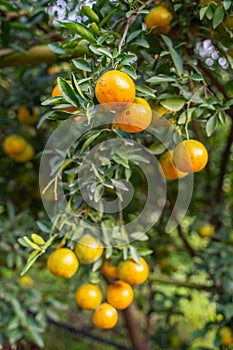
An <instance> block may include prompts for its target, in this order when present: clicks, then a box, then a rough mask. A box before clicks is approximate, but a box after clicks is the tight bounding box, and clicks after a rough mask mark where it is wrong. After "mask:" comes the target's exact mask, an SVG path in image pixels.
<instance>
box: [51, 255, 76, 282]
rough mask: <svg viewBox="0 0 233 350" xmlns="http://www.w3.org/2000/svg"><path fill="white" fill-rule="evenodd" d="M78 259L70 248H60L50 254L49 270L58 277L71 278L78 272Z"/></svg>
mask: <svg viewBox="0 0 233 350" xmlns="http://www.w3.org/2000/svg"><path fill="white" fill-rule="evenodd" d="M78 266H79V263H78V259H77V257H76V255H75V254H74V252H73V251H72V250H71V249H69V248H60V249H57V250H55V251H54V252H53V253H52V254H50V256H49V258H48V261H47V268H48V270H49V271H50V272H51V273H52V274H53V275H54V276H57V277H64V278H70V277H72V276H73V275H74V274H75V272H76V271H77V270H78Z"/></svg>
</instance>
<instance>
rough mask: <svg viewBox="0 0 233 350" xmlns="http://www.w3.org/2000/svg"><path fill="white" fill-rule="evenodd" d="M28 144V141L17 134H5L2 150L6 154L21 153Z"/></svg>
mask: <svg viewBox="0 0 233 350" xmlns="http://www.w3.org/2000/svg"><path fill="white" fill-rule="evenodd" d="M27 146H28V142H27V141H26V140H25V139H24V137H22V136H21V135H18V134H12V135H10V136H7V137H6V138H5V139H4V141H3V145H2V147H3V150H4V152H5V153H6V154H8V155H16V154H20V153H23V152H24V150H25V149H26V147H27Z"/></svg>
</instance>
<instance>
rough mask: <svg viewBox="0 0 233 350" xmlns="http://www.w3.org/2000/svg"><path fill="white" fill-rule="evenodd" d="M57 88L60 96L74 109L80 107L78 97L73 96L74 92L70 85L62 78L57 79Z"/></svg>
mask: <svg viewBox="0 0 233 350" xmlns="http://www.w3.org/2000/svg"><path fill="white" fill-rule="evenodd" d="M57 82H58V87H59V90H60V91H61V93H62V96H64V98H65V99H66V101H68V102H69V103H70V104H72V105H73V106H75V107H78V106H79V105H80V102H79V99H78V97H77V96H76V95H75V93H74V90H73V89H72V88H71V86H70V84H69V83H67V81H66V80H65V79H63V78H60V77H59V78H58V79H57Z"/></svg>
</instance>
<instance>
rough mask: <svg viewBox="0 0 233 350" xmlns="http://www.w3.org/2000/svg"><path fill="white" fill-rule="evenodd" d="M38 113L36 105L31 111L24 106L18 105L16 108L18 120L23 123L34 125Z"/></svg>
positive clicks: (38, 115)
mask: <svg viewBox="0 0 233 350" xmlns="http://www.w3.org/2000/svg"><path fill="white" fill-rule="evenodd" d="M39 117H40V114H39V109H38V107H33V108H32V113H30V111H29V109H28V108H27V107H25V106H22V107H20V109H19V110H18V120H19V121H20V122H21V123H22V124H25V125H30V126H31V125H35V124H36V123H37V122H38V120H39Z"/></svg>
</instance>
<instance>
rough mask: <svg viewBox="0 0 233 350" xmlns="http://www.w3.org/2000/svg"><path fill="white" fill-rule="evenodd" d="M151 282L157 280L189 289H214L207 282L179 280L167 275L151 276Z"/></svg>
mask: <svg viewBox="0 0 233 350" xmlns="http://www.w3.org/2000/svg"><path fill="white" fill-rule="evenodd" d="M149 280H150V281H151V282H153V283H154V282H155V283H158V284H166V285H173V286H177V287H185V288H188V289H196V290H204V291H207V292H210V291H211V290H212V287H211V286H207V285H205V284H197V283H193V282H186V281H178V280H175V279H172V278H167V277H165V278H164V277H153V276H151V277H150V278H149Z"/></svg>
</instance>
